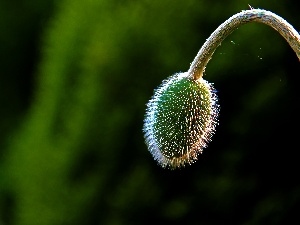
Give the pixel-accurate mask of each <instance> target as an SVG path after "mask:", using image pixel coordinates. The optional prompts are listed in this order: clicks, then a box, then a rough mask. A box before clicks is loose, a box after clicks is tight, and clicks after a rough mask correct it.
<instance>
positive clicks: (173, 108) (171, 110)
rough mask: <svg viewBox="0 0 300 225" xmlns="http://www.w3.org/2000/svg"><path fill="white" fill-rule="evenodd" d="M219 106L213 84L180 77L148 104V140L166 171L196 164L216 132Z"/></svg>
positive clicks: (167, 83) (168, 82) (164, 85)
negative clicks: (166, 168)
mask: <svg viewBox="0 0 300 225" xmlns="http://www.w3.org/2000/svg"><path fill="white" fill-rule="evenodd" d="M218 115H219V105H218V99H217V95H216V91H215V89H214V87H213V85H212V84H210V83H208V82H207V81H205V80H204V79H203V78H199V79H198V80H195V79H193V78H192V77H190V76H188V73H187V72H185V73H177V74H175V75H173V76H171V77H169V78H168V79H166V80H164V81H163V83H162V84H161V85H160V86H159V87H158V88H157V89H156V90H155V93H154V95H153V97H152V98H151V100H150V101H149V102H148V104H147V110H146V116H145V119H144V127H143V131H144V137H145V139H146V144H147V146H148V149H149V151H150V153H151V154H152V156H153V158H154V159H155V160H156V161H157V162H158V164H159V165H160V166H162V167H164V168H165V167H168V168H170V169H176V168H180V167H183V166H185V165H186V164H192V163H193V162H195V161H196V160H197V157H198V155H199V154H201V153H202V150H203V148H205V147H207V144H208V142H210V141H211V137H212V135H213V134H214V132H215V127H216V125H217V124H218Z"/></svg>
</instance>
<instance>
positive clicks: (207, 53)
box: [188, 9, 300, 80]
mask: <svg viewBox="0 0 300 225" xmlns="http://www.w3.org/2000/svg"><path fill="white" fill-rule="evenodd" d="M249 22H259V23H264V24H266V25H268V26H270V27H272V28H274V29H275V30H276V31H278V32H279V33H280V34H281V35H282V36H283V37H284V38H285V39H286V41H287V42H288V44H289V45H290V46H291V48H292V49H293V50H294V51H295V53H296V54H297V56H298V58H299V60H300V35H299V33H298V32H297V31H296V30H295V29H294V28H293V26H292V25H290V24H289V23H288V22H287V21H285V20H284V19H283V18H281V17H280V16H278V15H276V14H275V13H272V12H270V11H266V10H262V9H250V10H245V11H242V12H240V13H237V14H235V15H233V16H232V17H230V18H229V19H228V20H226V21H225V22H224V23H222V24H221V25H220V26H219V27H218V28H217V29H216V30H215V31H214V32H213V33H212V34H211V35H210V37H209V38H208V39H207V40H206V42H205V43H204V45H203V46H202V48H201V49H200V50H199V52H198V54H197V56H196V57H195V59H194V61H193V62H192V63H191V66H190V69H189V70H188V73H189V76H190V77H192V78H193V79H195V80H197V79H199V78H201V77H202V76H203V72H204V70H205V67H206V65H207V63H208V61H209V60H210V59H211V57H212V55H213V53H214V51H215V50H216V48H217V47H218V46H219V45H220V44H221V42H222V41H223V40H224V39H225V38H226V37H227V36H228V35H229V34H230V33H232V32H233V31H234V30H235V29H236V28H237V27H239V26H240V25H242V24H246V23H249Z"/></svg>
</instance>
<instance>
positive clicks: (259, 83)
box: [0, 0, 300, 225]
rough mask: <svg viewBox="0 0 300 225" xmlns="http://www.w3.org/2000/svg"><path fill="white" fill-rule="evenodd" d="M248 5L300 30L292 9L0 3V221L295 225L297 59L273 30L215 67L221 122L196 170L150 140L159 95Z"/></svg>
mask: <svg viewBox="0 0 300 225" xmlns="http://www.w3.org/2000/svg"><path fill="white" fill-rule="evenodd" d="M248 4H250V5H251V6H252V7H254V8H262V9H267V10H270V11H272V12H274V13H277V14H278V15H280V16H282V17H283V18H285V19H286V20H287V21H288V22H290V23H291V24H292V25H293V26H294V27H295V28H296V29H298V30H299V29H300V22H299V21H300V14H299V9H300V6H299V2H298V1H296V0H285V1H259V0H248V1H244V0H229V1H221V0H216V1H210V0H178V1H174V0H159V1H158V0H155V1H152V0H139V1H136V0H133V1H132V0H130V1H129V0H124V1H116V0H87V1H79V0H60V1H58V0H44V1H39V0H28V1H9V0H0V91H1V92H0V93H1V94H0V105H1V111H0V133H1V135H0V147H1V148H0V224H1V225H71V224H72V225H76V224H78V225H98V224H101V225H102V224H103V225H127V224H128V225H134V224H139V225H140V224H157V223H161V224H174V225H176V224H203V225H213V224H231V225H235V224H239V225H252V224H255V225H258V224H264V225H267V224H272V225H275V224H291V221H293V224H297V223H299V210H298V208H299V207H300V182H299V170H300V165H299V163H298V162H299V158H298V151H299V145H298V144H299V137H298V135H299V130H298V129H299V116H298V115H299V110H298V105H299V98H298V96H299V86H298V85H299V84H298V83H297V82H296V80H297V79H298V78H299V75H300V74H299V73H300V63H299V61H298V59H297V57H296V55H295V53H294V52H293V51H292V49H291V48H290V47H289V46H288V44H287V43H286V42H285V40H284V39H283V38H282V37H281V36H280V35H279V34H278V33H277V32H275V31H274V30H273V29H272V28H270V27H267V26H266V25H262V24H257V23H252V24H247V25H244V26H243V27H240V28H238V29H237V30H236V31H235V32H234V33H232V34H231V35H230V36H229V37H228V38H227V39H226V40H225V41H224V42H223V43H222V45H221V46H220V47H219V48H218V49H217V51H216V52H215V54H214V56H213V58H212V60H211V61H210V62H209V64H208V66H207V68H206V72H205V77H204V78H205V79H206V80H208V81H209V82H212V83H214V86H215V88H216V89H217V90H218V96H219V103H220V105H221V111H220V117H219V120H220V124H219V126H218V127H217V131H216V134H215V135H214V137H213V141H212V142H211V143H210V144H209V146H208V148H206V149H205V150H204V153H203V154H202V155H201V156H200V157H199V160H198V161H197V162H196V163H194V164H193V165H191V166H188V167H186V168H184V169H180V170H175V171H170V170H166V169H162V168H160V167H159V166H158V165H157V164H156V162H155V161H154V160H153V159H152V156H151V155H150V153H149V152H148V150H147V148H146V145H145V143H144V138H143V133H142V126H143V118H144V114H145V109H146V108H145V104H146V103H147V101H148V100H149V99H150V97H151V96H152V94H153V90H154V88H156V87H157V86H158V85H159V84H160V83H161V81H162V80H163V79H165V78H167V77H168V76H170V75H172V74H174V73H176V72H180V71H187V70H188V68H189V65H190V63H191V62H192V60H193V59H194V57H195V56H196V54H197V52H198V50H199V49H200V47H201V46H202V44H203V43H204V42H205V40H206V38H207V37H208V36H209V35H210V34H211V33H212V32H213V31H214V30H215V29H216V28H217V26H218V25H220V24H221V23H222V22H224V21H225V20H226V19H227V18H229V17H230V16H232V15H233V14H235V13H237V12H240V11H241V10H245V9H248V8H249V7H248Z"/></svg>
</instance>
